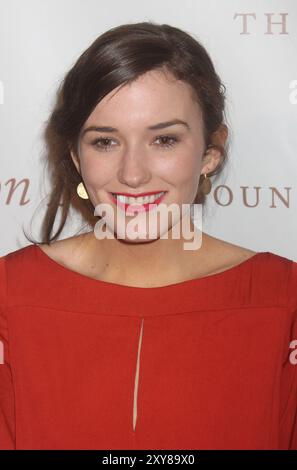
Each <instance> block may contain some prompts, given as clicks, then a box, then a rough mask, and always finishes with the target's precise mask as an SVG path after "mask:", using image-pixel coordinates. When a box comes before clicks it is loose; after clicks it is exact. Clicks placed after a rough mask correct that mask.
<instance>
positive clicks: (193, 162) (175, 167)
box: [162, 154, 201, 184]
mask: <svg viewBox="0 0 297 470" xmlns="http://www.w3.org/2000/svg"><path fill="white" fill-rule="evenodd" d="M200 164H201V163H200V161H199V156H198V155H193V154H183V155H176V156H174V158H173V159H172V160H168V161H167V162H166V164H164V165H163V166H162V172H163V173H162V174H164V177H165V178H166V179H168V180H169V179H170V180H171V181H172V182H175V183H176V184H183V183H187V184H191V182H193V184H195V183H196V181H197V180H199V171H200Z"/></svg>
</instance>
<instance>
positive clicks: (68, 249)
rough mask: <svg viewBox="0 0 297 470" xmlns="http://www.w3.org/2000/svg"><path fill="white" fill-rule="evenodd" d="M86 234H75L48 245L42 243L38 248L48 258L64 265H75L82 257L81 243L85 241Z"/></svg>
mask: <svg viewBox="0 0 297 470" xmlns="http://www.w3.org/2000/svg"><path fill="white" fill-rule="evenodd" d="M87 235H88V234H81V235H75V236H73V237H69V238H64V239H63V240H56V241H54V242H52V243H51V244H50V245H47V244H46V243H43V244H41V245H39V247H40V249H41V250H42V251H43V252H44V253H45V254H47V255H48V256H49V257H50V258H52V259H53V260H54V261H57V262H58V263H60V264H62V265H64V266H66V267H75V265H77V264H78V263H79V261H81V259H82V254H83V250H82V243H83V242H84V247H85V243H86V242H87V238H88V237H87Z"/></svg>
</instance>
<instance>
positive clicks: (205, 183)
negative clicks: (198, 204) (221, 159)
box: [199, 173, 211, 195]
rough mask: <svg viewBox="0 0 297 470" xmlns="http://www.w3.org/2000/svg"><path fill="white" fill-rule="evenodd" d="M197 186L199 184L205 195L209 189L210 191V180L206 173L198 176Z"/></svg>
mask: <svg viewBox="0 0 297 470" xmlns="http://www.w3.org/2000/svg"><path fill="white" fill-rule="evenodd" d="M199 186H200V188H201V192H202V193H203V194H205V195H207V194H209V193H210V191H211V180H210V178H209V177H208V176H207V174H206V173H204V176H203V175H201V176H200V182H199Z"/></svg>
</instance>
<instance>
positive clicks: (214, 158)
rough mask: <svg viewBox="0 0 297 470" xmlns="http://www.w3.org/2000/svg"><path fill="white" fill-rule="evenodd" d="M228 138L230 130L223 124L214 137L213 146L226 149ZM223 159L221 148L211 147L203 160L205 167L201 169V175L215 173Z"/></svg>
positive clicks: (212, 139)
mask: <svg viewBox="0 0 297 470" xmlns="http://www.w3.org/2000/svg"><path fill="white" fill-rule="evenodd" d="M227 138H228V128H227V126H226V125H225V124H221V126H220V127H219V129H218V130H217V131H216V132H214V133H213V135H212V138H211V145H219V146H221V147H224V146H225V143H226V140H227ZM222 157H223V156H222V153H221V151H220V150H219V148H216V147H210V148H209V149H207V150H206V152H205V155H204V157H203V159H202V165H203V166H202V168H201V174H204V173H206V174H207V173H210V172H212V171H214V170H215V169H216V167H217V166H218V165H219V163H220V161H221V160H222Z"/></svg>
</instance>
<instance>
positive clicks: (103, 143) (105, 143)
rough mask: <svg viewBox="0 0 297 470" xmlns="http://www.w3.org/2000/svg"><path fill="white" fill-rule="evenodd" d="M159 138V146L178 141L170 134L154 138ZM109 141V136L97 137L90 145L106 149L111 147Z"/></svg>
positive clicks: (167, 146)
mask: <svg viewBox="0 0 297 470" xmlns="http://www.w3.org/2000/svg"><path fill="white" fill-rule="evenodd" d="M159 139H160V140H161V141H162V143H161V144H160V146H161V147H163V148H170V147H173V146H174V145H175V144H176V143H177V142H178V141H179V139H178V138H177V137H175V136H170V135H159V136H158V137H157V138H156V140H159ZM111 141H112V139H110V138H109V137H98V138H97V139H95V140H94V141H93V142H92V145H93V146H94V147H96V148H97V149H99V150H103V151H108V150H109V149H110V148H111V145H109V144H110V142H111ZM98 144H100V145H98Z"/></svg>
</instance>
